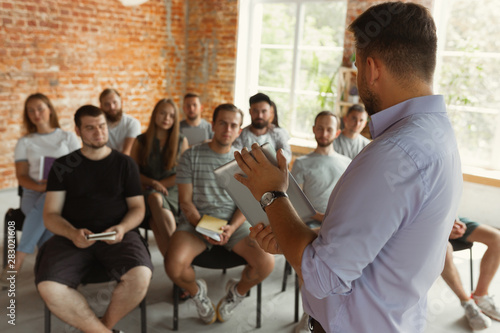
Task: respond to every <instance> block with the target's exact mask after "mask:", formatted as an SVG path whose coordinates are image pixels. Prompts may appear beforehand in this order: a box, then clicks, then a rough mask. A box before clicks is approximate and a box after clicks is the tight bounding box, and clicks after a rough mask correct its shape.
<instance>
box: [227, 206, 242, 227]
mask: <svg viewBox="0 0 500 333" xmlns="http://www.w3.org/2000/svg"><path fill="white" fill-rule="evenodd" d="M245 221H246V217H245V215H243V213H242V212H241V211H240V210H239V209H236V211H235V212H234V214H233V216H232V217H231V220H230V221H229V222H228V224H230V225H232V226H234V228H235V230H236V229H238V228H239V227H241V225H242V224H243V222H245Z"/></svg>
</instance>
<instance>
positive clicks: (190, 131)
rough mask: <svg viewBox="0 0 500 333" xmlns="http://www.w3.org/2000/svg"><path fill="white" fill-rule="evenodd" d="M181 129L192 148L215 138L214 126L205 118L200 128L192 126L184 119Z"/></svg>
mask: <svg viewBox="0 0 500 333" xmlns="http://www.w3.org/2000/svg"><path fill="white" fill-rule="evenodd" d="M180 127H181V133H182V134H184V136H185V137H186V138H187V139H188V143H189V145H190V146H192V145H195V144H198V143H202V142H203V141H205V140H208V139H212V137H213V136H214V132H212V125H211V124H210V123H209V122H208V121H206V120H205V119H203V118H202V119H201V122H200V124H199V125H198V126H190V125H189V124H188V123H187V121H186V120H185V119H184V120H182V121H181V122H180Z"/></svg>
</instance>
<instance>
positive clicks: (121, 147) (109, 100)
mask: <svg viewBox="0 0 500 333" xmlns="http://www.w3.org/2000/svg"><path fill="white" fill-rule="evenodd" d="M99 102H100V103H101V109H102V110H103V111H104V114H105V115H106V120H107V123H108V133H109V141H108V143H107V145H108V147H110V148H113V149H116V150H118V151H119V152H122V153H124V154H125V155H130V150H131V149H132V145H133V143H134V140H135V138H136V137H137V136H138V135H139V134H141V123H140V122H139V120H137V119H135V118H134V117H132V116H129V115H128V114H125V113H123V110H122V98H121V96H120V94H119V93H118V91H116V90H115V89H113V88H107V89H104V91H103V92H102V93H101V95H100V96H99Z"/></svg>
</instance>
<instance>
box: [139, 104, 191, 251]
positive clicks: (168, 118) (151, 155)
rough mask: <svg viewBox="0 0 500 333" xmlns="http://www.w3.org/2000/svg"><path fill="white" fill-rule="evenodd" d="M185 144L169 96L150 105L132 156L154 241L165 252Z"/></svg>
mask: <svg viewBox="0 0 500 333" xmlns="http://www.w3.org/2000/svg"><path fill="white" fill-rule="evenodd" d="M187 147H188V142H187V140H186V138H185V137H184V136H183V135H182V134H180V133H179V110H178V109H177V106H176V105H175V103H174V102H173V101H172V100H171V99H162V100H160V101H159V102H158V103H157V104H156V106H155V107H154V109H153V113H152V114H151V119H150V121H149V126H148V129H147V130H146V132H145V133H143V134H141V135H139V136H138V137H137V140H135V142H134V145H133V147H132V152H131V157H132V158H133V159H134V160H135V161H136V162H137V164H138V165H139V172H140V173H141V184H142V186H143V188H144V189H145V197H146V203H147V205H146V208H149V213H150V214H146V216H149V215H150V216H151V218H150V219H149V225H150V227H151V229H152V230H153V233H154V235H155V239H156V244H157V245H158V249H159V250H160V252H161V254H162V255H163V256H165V252H166V251H167V246H168V241H169V240H170V236H172V234H173V233H174V231H175V224H176V222H175V218H176V216H177V215H178V210H179V198H178V193H177V186H176V185H175V174H176V166H177V161H178V159H179V157H180V156H181V154H182V153H183V152H184V150H186V149H187Z"/></svg>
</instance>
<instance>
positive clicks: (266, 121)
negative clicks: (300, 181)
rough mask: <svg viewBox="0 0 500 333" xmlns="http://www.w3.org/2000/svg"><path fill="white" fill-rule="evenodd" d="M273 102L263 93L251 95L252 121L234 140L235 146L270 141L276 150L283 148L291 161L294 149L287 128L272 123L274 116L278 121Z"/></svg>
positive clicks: (240, 146)
mask: <svg viewBox="0 0 500 333" xmlns="http://www.w3.org/2000/svg"><path fill="white" fill-rule="evenodd" d="M272 103H273V102H272V101H271V99H270V98H269V96H267V95H266V94H263V93H258V94H256V95H253V96H252V97H250V117H251V118H252V123H251V124H250V125H248V126H247V127H245V128H244V129H243V130H242V131H241V134H240V136H239V137H238V138H237V139H236V140H235V141H234V147H235V148H236V149H242V148H243V147H247V148H250V147H251V146H252V144H253V143H255V142H257V143H258V144H260V145H263V144H264V143H266V142H269V143H270V144H271V145H272V146H273V147H274V149H276V151H278V150H279V149H283V152H284V154H285V157H286V159H287V161H288V162H290V160H291V157H292V150H291V148H290V145H289V144H288V140H289V139H290V137H289V136H288V133H287V132H286V130H285V129H283V128H281V127H278V126H276V125H274V124H273V123H272V121H273V117H274V118H275V119H276V121H277V117H276V115H274V114H273V108H272Z"/></svg>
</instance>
